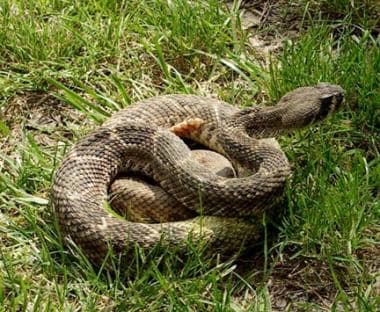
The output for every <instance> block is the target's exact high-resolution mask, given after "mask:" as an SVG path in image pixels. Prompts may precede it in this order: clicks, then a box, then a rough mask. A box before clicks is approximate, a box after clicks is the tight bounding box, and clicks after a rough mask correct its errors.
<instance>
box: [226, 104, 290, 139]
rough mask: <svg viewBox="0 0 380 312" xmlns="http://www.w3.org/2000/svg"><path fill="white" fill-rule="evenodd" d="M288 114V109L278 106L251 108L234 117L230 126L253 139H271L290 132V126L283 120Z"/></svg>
mask: <svg viewBox="0 0 380 312" xmlns="http://www.w3.org/2000/svg"><path fill="white" fill-rule="evenodd" d="M286 112H287V109H286V107H284V106H277V105H276V106H271V107H249V108H245V109H243V110H241V111H239V112H238V113H236V114H235V115H233V116H232V118H231V119H230V125H232V126H234V127H235V128H238V129H240V130H241V131H243V132H244V133H246V134H248V135H249V136H250V137H253V138H257V139H261V138H271V137H275V136H277V135H278V134H280V133H284V132H287V131H288V130H289V126H288V125H286V124H285V123H284V118H283V117H284V116H286Z"/></svg>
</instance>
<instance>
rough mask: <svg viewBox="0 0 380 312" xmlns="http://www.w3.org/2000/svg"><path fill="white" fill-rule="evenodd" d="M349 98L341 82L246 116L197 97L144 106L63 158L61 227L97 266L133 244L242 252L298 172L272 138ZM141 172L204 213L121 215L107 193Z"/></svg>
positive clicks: (55, 197) (58, 182) (58, 197)
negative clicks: (209, 163)
mask: <svg viewBox="0 0 380 312" xmlns="http://www.w3.org/2000/svg"><path fill="white" fill-rule="evenodd" d="M343 94H344V91H343V89H342V88H341V87H340V86H337V85H332V84H328V83H320V84H318V85H316V86H312V87H301V88H298V89H295V90H294V91H291V92H289V93H288V94H286V95H285V96H284V97H282V99H281V100H280V101H279V103H278V104H277V105H275V106H271V107H249V108H245V109H242V110H239V109H237V108H236V107H233V106H231V105H229V104H227V103H225V102H222V101H219V100H216V99H210V98H206V97H201V96H195V95H164V96H156V97H153V98H149V99H146V100H143V101H140V102H139V103H136V105H132V106H130V107H129V108H127V109H124V110H121V111H119V112H117V113H115V114H114V115H113V116H112V117H111V118H110V119H109V120H107V121H106V122H105V123H104V124H103V125H102V126H101V127H99V128H97V129H96V130H95V131H93V132H92V133H90V134H89V135H87V136H86V137H84V138H83V139H81V140H79V142H77V143H76V144H75V146H74V147H73V149H72V150H71V151H70V152H69V153H68V154H67V155H66V157H65V158H64V160H63V161H62V163H61V165H60V168H59V169H58V171H57V172H56V174H55V177H54V181H53V186H52V202H53V207H54V212H55V213H56V215H57V216H58V221H59V224H60V228H61V230H62V232H63V233H64V235H65V236H70V237H71V238H72V240H73V241H74V242H75V243H76V244H78V245H79V246H80V247H81V248H82V249H83V251H84V252H85V254H86V255H87V256H88V257H89V258H90V259H91V260H92V261H93V262H94V263H96V264H99V263H101V262H102V261H103V259H104V257H105V256H106V254H107V252H108V250H109V248H110V247H111V248H112V250H113V252H114V253H116V254H120V253H122V252H124V251H125V250H128V248H130V247H132V246H135V245H136V244H137V245H139V246H141V247H143V248H152V247H154V246H156V245H157V244H158V242H160V243H164V244H166V245H168V246H173V245H174V246H178V245H181V244H183V245H184V246H185V245H186V244H185V242H186V240H187V239H189V237H191V239H192V240H195V241H197V240H202V241H205V242H206V243H207V244H208V246H210V248H211V250H219V251H221V252H225V251H230V250H236V249H238V248H240V246H241V245H242V244H243V243H244V242H245V243H247V242H248V243H249V242H252V241H253V240H255V239H257V220H260V219H261V216H262V214H263V212H264V211H266V210H268V209H270V208H272V207H273V206H274V205H275V203H276V202H277V199H278V198H279V197H280V196H281V195H282V193H283V189H284V185H285V181H286V179H287V178H288V177H289V175H290V172H291V171H290V165H289V163H288V160H287V158H286V156H285V154H284V152H283V151H282V150H281V148H280V147H279V145H278V143H277V141H276V140H275V139H270V138H272V137H274V136H277V135H279V134H281V133H283V132H287V131H290V130H293V129H298V128H302V127H304V126H307V125H309V124H311V123H313V122H314V121H318V120H322V119H323V118H325V117H326V116H327V115H328V114H329V113H330V112H333V111H335V110H336V109H337V108H338V107H339V106H340V104H341V103H342V101H343ZM180 137H182V138H187V139H191V140H193V141H196V142H198V143H200V144H202V145H205V146H207V147H209V148H210V149H212V150H215V151H217V152H218V153H220V154H222V155H225V156H226V157H227V158H228V159H229V160H231V162H232V163H233V164H234V165H236V166H238V167H241V168H245V169H246V170H248V171H249V172H250V175H248V176H242V177H237V178H225V177H222V176H219V175H216V174H214V173H213V172H211V171H210V170H208V169H206V168H205V167H203V166H201V165H200V164H199V163H198V162H197V161H195V160H194V159H193V157H191V155H192V154H191V152H190V150H189V148H188V147H187V145H186V144H185V143H184V142H183V141H182V140H181V138H180ZM136 168H140V169H141V168H143V169H144V171H145V173H148V174H149V175H150V176H151V178H152V179H153V180H155V181H156V183H157V184H158V185H159V186H160V187H161V188H162V189H163V190H164V191H165V192H166V193H167V194H169V196H172V197H173V198H174V199H175V200H176V201H177V202H179V203H180V205H182V206H183V207H185V208H186V209H189V210H191V211H193V212H195V213H196V214H197V215H198V216H196V217H195V218H192V219H189V220H183V221H178V222H163V223H155V224H146V223H139V222H130V221H126V220H123V219H122V218H121V217H119V216H115V213H113V212H110V210H109V209H108V202H109V187H110V185H111V183H112V182H113V181H114V179H115V177H116V176H117V174H118V173H120V172H121V171H124V172H125V171H127V172H128V171H134V170H136ZM158 208H159V207H158Z"/></svg>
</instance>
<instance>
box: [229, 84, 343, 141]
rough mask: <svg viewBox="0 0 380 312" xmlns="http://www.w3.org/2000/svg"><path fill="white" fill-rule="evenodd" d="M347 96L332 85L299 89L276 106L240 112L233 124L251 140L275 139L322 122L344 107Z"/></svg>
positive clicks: (288, 94)
mask: <svg viewBox="0 0 380 312" xmlns="http://www.w3.org/2000/svg"><path fill="white" fill-rule="evenodd" d="M344 93H345V92H344V90H343V89H342V87H340V86H338V85H333V84H329V83H320V84H318V85H316V86H311V87H301V88H297V89H295V90H293V91H290V92H289V93H287V94H285V95H284V96H283V97H282V98H281V100H280V101H279V102H278V104H277V105H275V106H267V107H257V106H253V107H249V108H246V109H243V110H241V111H239V112H238V113H236V114H235V115H234V116H232V118H231V121H230V123H231V124H232V125H234V126H235V127H236V128H238V127H239V128H240V129H243V131H244V132H246V133H247V134H248V135H249V136H251V137H255V138H268V137H273V136H276V135H278V134H280V133H285V132H288V131H290V130H294V129H299V128H303V127H305V126H308V125H310V124H312V123H314V122H316V121H320V120H323V119H324V118H326V117H327V116H328V115H329V114H330V113H332V112H334V111H336V110H337V109H338V108H339V107H340V106H341V104H342V102H343V99H344Z"/></svg>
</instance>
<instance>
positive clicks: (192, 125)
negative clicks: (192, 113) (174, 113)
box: [170, 118, 205, 137]
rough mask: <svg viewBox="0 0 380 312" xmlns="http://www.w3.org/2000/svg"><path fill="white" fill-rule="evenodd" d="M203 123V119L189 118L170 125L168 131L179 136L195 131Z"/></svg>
mask: <svg viewBox="0 0 380 312" xmlns="http://www.w3.org/2000/svg"><path fill="white" fill-rule="evenodd" d="M204 123H205V122H204V120H203V119H200V118H189V119H186V120H184V121H182V122H180V123H178V124H176V125H174V126H173V127H171V128H170V131H172V132H173V133H174V134H176V135H178V136H179V137H183V136H188V135H190V134H191V133H192V132H195V131H197V130H198V129H199V128H200V127H201V126H202V125H203V124H204Z"/></svg>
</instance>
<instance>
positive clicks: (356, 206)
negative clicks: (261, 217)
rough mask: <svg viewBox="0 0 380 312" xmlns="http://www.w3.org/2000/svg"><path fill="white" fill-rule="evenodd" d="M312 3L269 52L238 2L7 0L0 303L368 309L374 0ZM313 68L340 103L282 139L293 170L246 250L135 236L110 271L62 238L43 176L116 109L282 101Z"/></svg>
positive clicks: (378, 83)
mask: <svg viewBox="0 0 380 312" xmlns="http://www.w3.org/2000/svg"><path fill="white" fill-rule="evenodd" d="M305 3H306V2H305V1H299V3H298V5H299V8H300V10H299V11H300V12H301V13H300V16H299V18H298V20H299V23H300V24H301V23H303V24H304V25H309V26H308V27H307V28H306V29H305V30H304V31H303V33H301V34H299V38H298V39H297V40H294V41H291V40H290V39H289V40H288V41H286V42H285V43H284V47H283V49H282V51H280V52H279V53H277V54H275V55H272V56H271V62H270V64H269V65H268V66H264V65H262V60H261V59H258V58H257V56H256V54H255V53H253V52H254V51H253V50H252V48H251V47H250V46H249V43H248V41H247V36H248V33H246V32H244V31H243V30H242V29H241V25H240V22H241V16H240V11H239V9H238V4H239V3H238V1H237V2H235V5H234V6H233V7H232V9H228V8H227V7H226V6H224V5H223V4H222V3H221V2H220V1H195V2H189V1H184V0H173V1H163V0H155V1H153V0H152V1H105V0H103V1H102V0H96V1H95V0H88V1H80V2H79V1H72V2H71V1H44V0H33V1H16V0H12V1H1V2H0V24H1V28H0V90H1V92H0V113H1V115H0V144H1V150H2V151H1V155H0V311H20V310H28V311H31V310H32V311H34V310H35V311H41V310H42V311H43V310H46V311H50V310H57V311H76V310H83V311H93V310H94V311H104V310H105V311H125V310H127V311H140V310H146V311H147V310H149V311H167V310H175V311H186V310H188V311H204V310H205V311H206V310H207V311H209V310H210V311H214V310H215V311H270V310H272V309H273V310H276V309H277V310H278V309H279V308H278V306H280V307H281V309H283V310H288V311H294V310H301V311H309V310H332V311H335V310H346V311H376V309H377V307H378V306H379V304H380V299H379V293H378V292H379V290H376V287H375V284H376V278H377V280H378V279H379V265H378V258H379V257H380V240H379V238H380V237H379V235H380V234H379V233H380V232H379V229H380V224H379V219H380V204H379V191H378V190H379V189H380V182H379V181H380V161H379V159H380V158H379V142H380V137H379V133H380V131H379V129H380V114H379V108H380V107H379V103H380V76H379V73H380V52H379V51H380V49H379V47H380V41H379V40H380V39H379V35H378V29H377V30H376V28H375V25H376V23H377V21H378V19H377V18H378V16H376V14H375V12H374V10H373V9H371V8H373V5H375V4H376V2H375V1H374V2H371V1H365V3H364V2H363V3H364V4H363V3H362V2H360V3H359V2H356V1H320V5H321V6H322V8H323V11H322V13H323V14H317V13H318V10H317V9H316V2H315V1H313V2H308V6H307V7H306V8H305ZM342 16H345V18H342ZM261 31H262V32H263V34H264V35H265V31H263V30H261ZM376 31H377V32H376ZM285 35H286V34H285ZM319 81H329V82H333V83H338V84H340V85H342V86H343V87H344V88H345V89H346V90H347V94H346V103H345V106H344V108H343V109H342V110H341V111H340V112H339V113H337V114H336V115H335V116H333V117H332V118H331V119H329V120H328V121H326V122H324V123H323V124H321V125H318V126H316V127H313V128H312V129H306V130H303V131H301V132H298V133H296V134H294V135H291V136H284V137H282V138H281V139H280V142H281V145H282V146H283V148H284V150H285V151H286V154H287V156H288V157H289V160H290V162H291V163H292V166H293V177H292V180H291V181H290V182H289V185H288V187H287V189H286V194H285V198H286V200H285V201H284V203H283V206H282V208H283V209H282V210H283V212H282V213H281V216H280V217H278V218H276V219H275V220H272V225H271V226H268V227H266V229H265V234H266V235H264V236H263V243H262V244H260V245H259V246H258V247H256V249H255V251H254V253H253V254H249V255H244V256H243V257H241V258H240V259H237V260H233V259H230V260H225V259H222V258H221V259H213V261H211V260H210V261H208V260H205V259H204V258H203V257H202V254H203V252H204V250H203V249H202V248H200V247H199V246H192V245H191V242H189V247H190V248H189V252H188V253H187V254H186V255H181V256H180V254H179V253H176V252H173V251H169V250H166V249H165V248H160V247H157V249H156V250H153V251H151V252H150V253H146V252H144V251H143V250H140V249H138V248H136V250H135V255H133V256H132V257H131V263H130V264H129V265H127V267H126V268H125V265H124V268H123V269H121V266H119V264H118V263H117V259H116V260H115V261H116V262H115V263H114V264H113V265H114V272H113V273H110V271H109V270H107V269H105V268H102V269H101V270H96V269H94V268H93V267H92V266H91V265H90V264H89V262H88V260H87V259H86V257H85V256H84V255H83V254H82V253H81V251H80V250H79V249H78V248H76V246H75V245H74V244H63V241H62V237H61V236H60V232H59V229H58V227H57V225H56V222H55V218H54V215H53V214H52V213H51V212H50V205H49V201H48V199H49V189H50V185H51V180H52V176H53V174H54V171H55V169H56V168H57V166H58V165H59V162H60V160H61V159H62V158H63V156H64V154H65V153H66V151H67V150H68V149H69V148H70V146H71V145H72V144H73V143H74V142H75V141H76V140H77V139H78V138H80V137H81V136H83V135H84V134H85V133H87V132H88V131H90V130H91V129H93V128H94V127H95V126H96V125H97V124H99V123H101V122H102V121H103V120H105V119H106V118H107V117H108V116H109V115H110V114H112V112H114V111H116V110H119V109H121V108H123V107H127V106H128V105H130V104H131V103H133V102H135V101H137V100H139V99H142V98H146V97H149V96H152V95H155V94H167V93H174V92H176V93H196V94H201V95H210V94H213V95H217V96H218V97H219V98H222V99H224V100H226V101H228V102H230V103H231V104H232V105H241V106H249V105H256V104H260V103H261V102H262V101H264V102H265V103H264V104H267V103H275V102H276V101H277V100H278V99H279V98H280V97H281V96H282V95H283V94H284V93H286V92H287V91H289V90H291V89H294V88H296V87H298V86H302V85H309V84H314V83H317V82H319ZM45 96H46V97H45ZM41 99H42V100H41ZM63 107H64V108H63ZM68 107H71V109H68ZM41 114H42V117H44V118H45V119H44V118H42V117H41ZM57 120H58V121H57ZM377 283H378V282H377ZM377 287H378V286H377ZM283 302H285V305H284V304H283Z"/></svg>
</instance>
